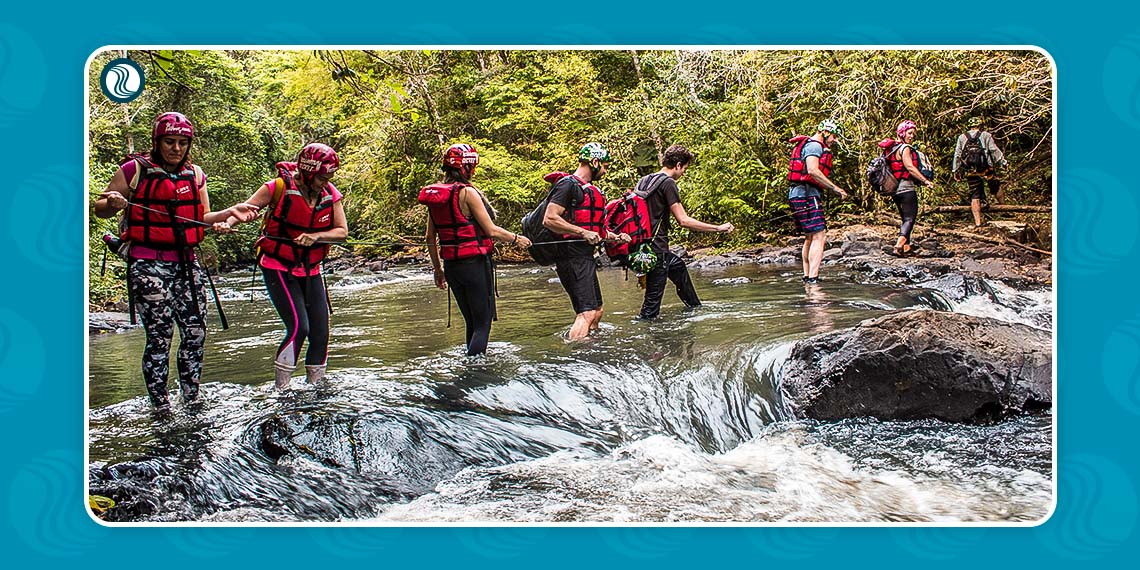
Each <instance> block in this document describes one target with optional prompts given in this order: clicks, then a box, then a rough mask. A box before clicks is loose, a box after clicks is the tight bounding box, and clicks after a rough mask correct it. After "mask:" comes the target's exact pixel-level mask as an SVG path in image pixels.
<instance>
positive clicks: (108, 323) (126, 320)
mask: <svg viewBox="0 0 1140 570" xmlns="http://www.w3.org/2000/svg"><path fill="white" fill-rule="evenodd" d="M89 318H90V324H89V325H88V327H87V330H88V331H90V332H91V333H94V334H98V333H114V332H123V331H126V330H130V329H133V328H137V327H138V326H140V325H138V324H134V325H132V324H131V316H130V314H129V313H119V312H105V313H90V317H89Z"/></svg>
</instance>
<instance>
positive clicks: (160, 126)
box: [150, 113, 194, 148]
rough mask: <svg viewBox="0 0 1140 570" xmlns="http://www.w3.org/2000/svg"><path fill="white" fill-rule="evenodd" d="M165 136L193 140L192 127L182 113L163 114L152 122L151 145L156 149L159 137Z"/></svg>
mask: <svg viewBox="0 0 1140 570" xmlns="http://www.w3.org/2000/svg"><path fill="white" fill-rule="evenodd" d="M166 135H180V136H184V137H187V138H190V139H193V138H194V125H192V124H190V119H187V118H186V115H183V114H182V113H163V114H161V115H159V116H158V118H157V119H155V120H154V131H152V132H151V141H150V142H151V143H152V144H153V145H154V146H155V147H156V148H157V147H158V139H159V137H163V136H166Z"/></svg>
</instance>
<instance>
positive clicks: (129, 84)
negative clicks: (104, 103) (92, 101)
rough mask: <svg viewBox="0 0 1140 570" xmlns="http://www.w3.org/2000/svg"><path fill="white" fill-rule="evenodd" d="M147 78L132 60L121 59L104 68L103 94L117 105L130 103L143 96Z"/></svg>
mask: <svg viewBox="0 0 1140 570" xmlns="http://www.w3.org/2000/svg"><path fill="white" fill-rule="evenodd" d="M144 85H146V76H145V75H144V74H143V70H142V67H139V64H137V63H135V61H134V60H132V59H127V58H119V59H116V60H113V61H111V62H110V63H108V64H107V65H105V66H104V67H103V74H102V75H101V76H100V77H99V86H100V87H102V88H103V94H104V95H106V96H107V98H108V99H110V100H112V101H114V102H116V103H130V102H131V101H134V100H135V99H137V98H138V96H139V95H142V92H143V86H144Z"/></svg>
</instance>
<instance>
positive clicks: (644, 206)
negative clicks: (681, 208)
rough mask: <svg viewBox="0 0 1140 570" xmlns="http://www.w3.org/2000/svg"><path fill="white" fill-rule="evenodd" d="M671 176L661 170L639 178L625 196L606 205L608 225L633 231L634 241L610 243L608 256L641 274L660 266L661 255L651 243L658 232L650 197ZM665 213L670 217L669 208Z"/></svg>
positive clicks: (624, 231)
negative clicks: (654, 223) (652, 217)
mask: <svg viewBox="0 0 1140 570" xmlns="http://www.w3.org/2000/svg"><path fill="white" fill-rule="evenodd" d="M667 178H669V175H667V174H665V173H660V172H659V173H657V174H653V175H649V176H646V177H644V178H642V179H641V180H639V181H638V183H637V187H635V188H634V189H632V190H630V191H628V192H626V193H625V195H623V196H622V197H621V198H619V199H617V200H611V201H610V203H608V204H606V227H607V228H608V229H609V232H610V233H614V234H618V233H626V234H629V237H630V240H631V241H630V242H629V243H627V244H619V243H607V244H606V255H607V256H609V258H610V259H612V260H614V261H617V262H618V263H619V264H620V265H621V266H623V267H629V268H631V269H634V270H635V271H637V272H639V273H648V272H649V271H652V270H653V268H654V267H656V265H657V259H656V258H657V255H656V254H655V253H653V251H652V249H651V247H650V245H651V244H650V242H651V241H653V238H655V237H657V235H656V232H654V228H653V227H652V226H651V220H650V217H649V204H648V200H649V196H650V195H651V194H653V192H655V191H656V190H657V189H658V188H660V187H661V185H662V184H664V182H665V179H667ZM662 215H663V216H667V215H669V212H668V211H666V212H664V213H663V214H662ZM663 221H664V218H662V221H660V222H658V224H657V230H658V231H660V229H661V225H662V223H663ZM650 256H651V257H652V259H650Z"/></svg>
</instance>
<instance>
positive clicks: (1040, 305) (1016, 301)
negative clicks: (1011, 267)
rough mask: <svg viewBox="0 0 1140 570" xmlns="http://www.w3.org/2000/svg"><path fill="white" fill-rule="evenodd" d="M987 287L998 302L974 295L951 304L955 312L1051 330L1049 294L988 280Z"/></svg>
mask: <svg viewBox="0 0 1140 570" xmlns="http://www.w3.org/2000/svg"><path fill="white" fill-rule="evenodd" d="M986 284H987V285H989V286H990V288H991V289H992V290H993V292H994V296H995V297H996V298H997V301H998V302H995V301H994V299H993V298H991V297H990V296H989V295H987V294H981V295H973V296H970V297H967V298H965V299H963V300H962V301H961V302H958V303H954V304H953V305H954V312H956V313H962V314H964V315H971V316H975V317H988V318H991V319H996V320H999V321H1004V322H1008V323H1019V324H1023V325H1027V326H1031V327H1034V328H1038V329H1043V330H1053V298H1052V291H1049V290H1036V291H1019V290H1017V289H1013V288H1012V287H1008V286H1006V285H1005V284H1003V283H1000V282H994V281H988V280H987V281H986Z"/></svg>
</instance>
